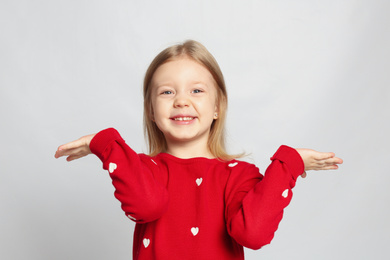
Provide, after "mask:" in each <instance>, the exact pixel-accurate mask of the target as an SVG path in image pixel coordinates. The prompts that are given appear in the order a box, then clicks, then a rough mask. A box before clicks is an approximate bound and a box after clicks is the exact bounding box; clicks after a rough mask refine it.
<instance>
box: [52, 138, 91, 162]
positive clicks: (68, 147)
mask: <svg viewBox="0 0 390 260" xmlns="http://www.w3.org/2000/svg"><path fill="white" fill-rule="evenodd" d="M95 135H96V134H91V135H86V136H83V137H81V138H79V139H77V140H75V141H73V142H70V143H67V144H63V145H61V146H59V147H58V149H57V151H56V154H55V155H54V157H55V158H60V157H62V156H68V157H67V158H66V160H67V161H68V162H70V161H73V160H76V159H79V158H81V157H84V156H87V155H88V154H90V153H91V150H90V149H89V144H90V143H91V140H92V138H93V137H94V136H95Z"/></svg>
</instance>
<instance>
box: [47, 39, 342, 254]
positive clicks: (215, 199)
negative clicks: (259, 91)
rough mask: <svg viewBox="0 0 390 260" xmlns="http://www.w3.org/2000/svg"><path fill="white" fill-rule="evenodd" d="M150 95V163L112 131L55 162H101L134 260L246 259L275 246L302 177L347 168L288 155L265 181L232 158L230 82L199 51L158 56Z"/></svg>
mask: <svg viewBox="0 0 390 260" xmlns="http://www.w3.org/2000/svg"><path fill="white" fill-rule="evenodd" d="M143 94H144V126H145V133H146V135H147V139H148V145H149V152H150V153H149V155H146V154H137V153H135V152H134V151H133V150H132V149H131V148H130V147H129V146H128V145H127V144H126V143H125V141H124V140H123V139H122V138H121V136H120V135H119V133H118V132H117V131H116V130H115V129H112V128H110V129H106V130H103V131H101V132H99V133H98V134H96V135H95V134H93V135H88V136H84V137H82V138H80V139H78V140H76V141H73V142H70V143H68V144H64V145H61V146H60V147H59V148H58V150H57V152H56V154H55V157H56V158H59V157H61V156H67V160H68V161H72V160H74V159H78V158H80V157H83V156H86V155H88V154H90V153H93V154H95V155H97V156H98V157H99V158H100V159H101V161H102V162H103V168H104V169H106V170H108V172H109V174H110V177H111V178H112V181H113V185H114V187H115V197H116V198H117V199H118V200H119V201H120V202H121V205H122V209H123V211H124V212H125V214H126V216H127V217H128V218H129V219H131V220H133V221H135V222H136V228H135V233H134V245H133V258H134V259H244V251H243V246H245V247H248V248H252V249H259V248H261V247H262V246H264V245H266V244H268V243H270V241H271V240H272V238H273V236H274V233H275V231H276V229H277V228H278V224H279V222H280V221H281V219H282V215H283V209H284V208H285V207H286V206H287V205H288V204H289V202H290V200H291V197H292V192H291V189H292V188H293V187H294V186H295V182H296V179H297V177H298V176H300V175H301V176H302V177H305V176H306V171H308V170H327V169H337V168H338V166H337V164H341V163H342V160H341V159H340V158H337V157H335V155H334V154H333V153H321V152H316V151H313V150H308V149H293V148H290V147H288V146H281V147H280V148H279V149H278V150H277V152H276V153H275V154H274V156H273V157H272V158H271V160H272V163H271V165H270V166H269V167H268V169H267V170H266V172H265V175H264V176H263V175H261V174H260V173H259V170H258V168H256V166H254V165H253V164H249V163H247V162H244V161H239V160H236V158H238V157H239V156H234V155H229V154H228V153H227V152H226V150H225V143H224V137H225V134H224V124H225V117H226V109H227V93H226V88H225V83H224V79H223V75H222V72H221V70H220V68H219V66H218V64H217V62H216V61H215V59H214V58H213V56H212V55H211V54H210V53H209V52H208V51H207V49H206V48H205V47H204V46H203V45H201V44H200V43H198V42H195V41H186V42H184V43H183V44H179V45H175V46H172V47H169V48H167V49H165V50H164V51H162V52H161V53H160V54H158V55H157V57H156V58H155V59H154V60H153V61H152V63H151V65H150V66H149V68H148V70H147V72H146V75H145V80H144V91H143Z"/></svg>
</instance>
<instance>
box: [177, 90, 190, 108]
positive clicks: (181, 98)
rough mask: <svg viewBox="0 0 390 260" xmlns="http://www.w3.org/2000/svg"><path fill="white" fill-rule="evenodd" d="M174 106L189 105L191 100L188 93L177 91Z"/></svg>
mask: <svg viewBox="0 0 390 260" xmlns="http://www.w3.org/2000/svg"><path fill="white" fill-rule="evenodd" d="M173 105H174V107H179V108H180V107H188V106H189V105H190V100H189V97H188V96H187V95H185V94H184V93H180V94H179V93H177V94H176V97H175V102H174V104H173Z"/></svg>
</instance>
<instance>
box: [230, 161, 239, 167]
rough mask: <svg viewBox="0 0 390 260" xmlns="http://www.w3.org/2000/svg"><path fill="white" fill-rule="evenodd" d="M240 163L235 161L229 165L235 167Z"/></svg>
mask: <svg viewBox="0 0 390 260" xmlns="http://www.w3.org/2000/svg"><path fill="white" fill-rule="evenodd" d="M237 164H238V162H235V163H229V167H234V166H236V165H237Z"/></svg>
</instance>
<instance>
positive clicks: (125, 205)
mask: <svg viewBox="0 0 390 260" xmlns="http://www.w3.org/2000/svg"><path fill="white" fill-rule="evenodd" d="M90 149H91V152H92V153H94V154H95V155H97V156H98V157H99V159H100V160H101V161H102V162H103V169H105V170H108V172H109V174H110V177H111V179H112V183H113V185H114V187H115V193H114V195H115V197H116V198H117V199H118V200H119V201H120V203H121V206H122V209H123V211H124V212H125V214H126V216H127V217H129V218H130V219H132V220H134V221H136V222H137V223H146V222H151V221H154V220H156V219H158V218H159V217H160V216H161V215H162V214H163V213H164V212H165V211H166V209H167V207H168V192H167V190H166V188H165V187H164V186H163V185H162V184H161V183H159V182H158V181H156V179H155V177H154V173H155V172H158V169H157V166H156V165H154V164H153V163H150V164H147V163H146V162H145V161H143V160H142V158H141V157H140V155H138V154H137V153H135V152H134V151H133V150H132V149H131V148H130V147H129V146H128V145H127V144H126V143H125V141H124V140H123V139H122V137H121V136H120V135H119V133H118V132H117V131H116V130H115V129H113V128H109V129H106V130H103V131H101V132H99V133H98V134H96V135H95V137H94V138H93V139H92V141H91V143H90Z"/></svg>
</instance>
